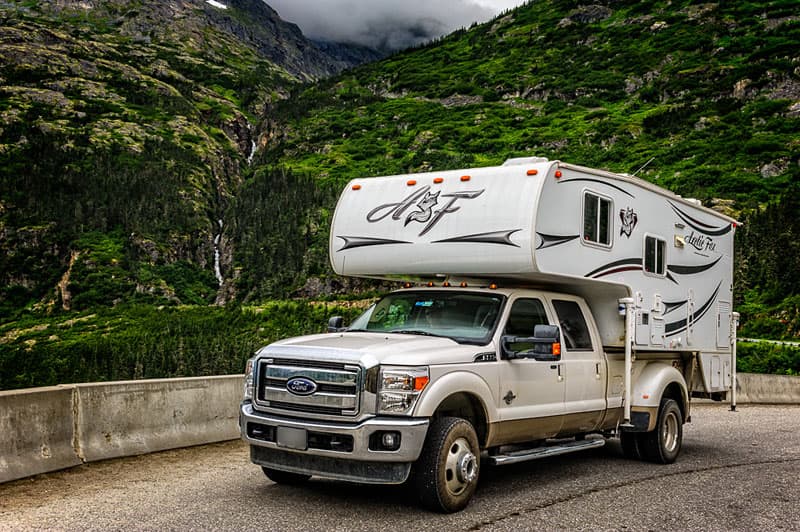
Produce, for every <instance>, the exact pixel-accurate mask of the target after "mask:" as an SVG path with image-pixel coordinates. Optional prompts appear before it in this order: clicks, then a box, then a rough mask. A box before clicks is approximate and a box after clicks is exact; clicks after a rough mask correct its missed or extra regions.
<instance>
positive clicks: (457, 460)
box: [444, 438, 478, 495]
mask: <svg viewBox="0 0 800 532" xmlns="http://www.w3.org/2000/svg"><path fill="white" fill-rule="evenodd" d="M477 476H478V459H477V457H476V456H475V454H474V453H473V452H472V449H471V448H470V445H469V442H468V441H467V440H466V439H465V438H458V439H457V440H456V441H454V442H453V443H452V444H451V445H450V448H449V449H448V450H447V459H446V460H445V469H444V478H445V485H446V486H447V491H449V492H450V493H451V494H453V495H459V494H461V493H462V492H463V491H464V490H465V489H467V487H469V485H470V484H471V483H472V482H474V481H475V478H476V477H477Z"/></svg>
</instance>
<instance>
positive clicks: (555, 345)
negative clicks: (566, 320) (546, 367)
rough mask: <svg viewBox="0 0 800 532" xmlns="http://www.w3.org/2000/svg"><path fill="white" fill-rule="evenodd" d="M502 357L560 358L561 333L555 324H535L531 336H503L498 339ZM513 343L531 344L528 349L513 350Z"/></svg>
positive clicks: (552, 359)
mask: <svg viewBox="0 0 800 532" xmlns="http://www.w3.org/2000/svg"><path fill="white" fill-rule="evenodd" d="M500 343H501V349H502V351H503V356H504V358H509V359H511V358H533V359H535V360H541V361H547V362H554V361H557V360H561V334H560V332H559V330H558V326H556V325H537V326H536V327H534V329H533V336H532V337H525V336H503V337H502V338H501V339H500ZM513 344H533V345H532V346H531V347H530V349H523V350H520V351H514V350H512V349H511V346H512V345H513Z"/></svg>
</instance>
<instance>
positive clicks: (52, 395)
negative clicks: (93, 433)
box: [0, 386, 81, 482]
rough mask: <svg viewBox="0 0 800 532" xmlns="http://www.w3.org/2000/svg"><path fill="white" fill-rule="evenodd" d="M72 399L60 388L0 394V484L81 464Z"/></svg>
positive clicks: (65, 389) (66, 389) (71, 393)
mask: <svg viewBox="0 0 800 532" xmlns="http://www.w3.org/2000/svg"><path fill="white" fill-rule="evenodd" d="M72 396H73V388H71V387H59V386H52V387H46V388H31V389H28V390H19V391H6V392H0V482H6V481H9V480H14V479H16V478H21V477H27V476H30V475H36V474H39V473H45V472H47V471H55V470H57V469H64V468H66V467H72V466H75V465H78V464H80V463H81V460H80V458H78V456H77V454H76V453H75V448H74V441H75V430H74V429H75V416H74V412H73V409H72V405H73V398H72Z"/></svg>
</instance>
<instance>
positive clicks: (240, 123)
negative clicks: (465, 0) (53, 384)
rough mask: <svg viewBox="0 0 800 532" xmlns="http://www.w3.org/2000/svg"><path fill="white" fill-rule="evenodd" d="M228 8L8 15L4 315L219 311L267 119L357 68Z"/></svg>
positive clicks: (268, 17) (56, 7) (157, 5)
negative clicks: (245, 188)
mask: <svg viewBox="0 0 800 532" xmlns="http://www.w3.org/2000/svg"><path fill="white" fill-rule="evenodd" d="M226 4H227V9H219V8H217V7H214V6H213V5H210V4H209V3H207V2H204V1H202V0H193V1H159V2H144V1H125V0H111V1H106V2H86V1H80V2H79V1H61V2H57V3H51V2H44V1H42V2H37V1H21V2H4V3H3V4H2V5H0V251H2V253H0V309H7V310H12V309H14V308H18V307H19V306H21V305H25V304H28V303H30V302H36V301H39V302H41V303H43V304H44V305H45V306H48V305H49V306H54V305H57V306H60V305H63V306H64V307H65V308H66V307H77V308H87V307H90V306H92V305H94V304H111V303H114V302H115V301H117V300H126V299H139V300H143V301H167V300H171V301H176V302H183V303H207V302H213V301H214V300H215V297H216V296H217V291H218V284H219V283H218V280H217V279H216V278H215V274H217V275H219V274H229V273H230V272H229V271H228V268H227V266H228V265H229V263H230V256H231V245H230V244H231V243H230V241H229V240H228V239H227V238H224V237H219V238H218V235H220V233H221V231H223V230H224V229H225V226H226V225H227V223H229V220H227V219H226V218H225V213H226V210H227V208H228V204H229V202H230V200H231V198H233V197H234V196H235V195H236V193H237V191H238V188H239V187H240V185H241V183H242V181H243V179H244V177H243V176H244V174H245V173H246V172H247V171H248V170H247V168H248V162H249V160H248V159H249V157H250V156H251V154H252V151H253V150H254V149H255V147H256V141H257V138H256V132H255V124H256V122H257V119H258V116H259V114H260V113H261V112H262V111H263V109H264V108H265V106H267V105H269V104H270V102H272V101H275V100H278V99H280V98H283V97H285V96H286V95H287V94H288V92H289V90H290V89H291V87H293V86H295V85H296V84H298V83H299V82H302V81H308V80H313V79H316V78H319V77H321V76H327V75H330V74H332V73H334V72H336V71H338V70H341V69H342V68H344V67H346V66H349V65H350V63H347V62H346V61H343V60H341V59H338V58H336V57H333V56H330V55H328V54H327V53H325V52H324V51H322V50H321V49H319V48H318V47H316V46H315V45H313V44H312V43H311V42H310V41H308V40H306V39H305V37H304V36H303V35H302V34H301V33H300V31H299V29H298V28H297V27H296V26H294V25H291V24H288V23H285V22H283V21H282V20H280V19H279V18H278V16H277V14H276V13H275V12H274V11H272V10H271V9H270V8H269V7H268V6H267V5H266V4H264V3H263V2H262V1H261V0H232V1H229V2H227V3H226ZM220 224H222V225H220ZM215 257H216V259H215ZM215 261H216V264H217V272H215ZM0 313H2V312H0Z"/></svg>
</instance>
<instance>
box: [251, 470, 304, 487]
mask: <svg viewBox="0 0 800 532" xmlns="http://www.w3.org/2000/svg"><path fill="white" fill-rule="evenodd" d="M261 470H262V471H263V472H264V474H265V475H267V478H268V479H270V480H271V481H272V482H274V483H275V484H289V485H294V484H302V483H303V482H305V481H307V480H308V479H310V478H311V475H302V474H300V473H289V472H288V471H281V470H280V469H272V468H271V467H262V468H261Z"/></svg>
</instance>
